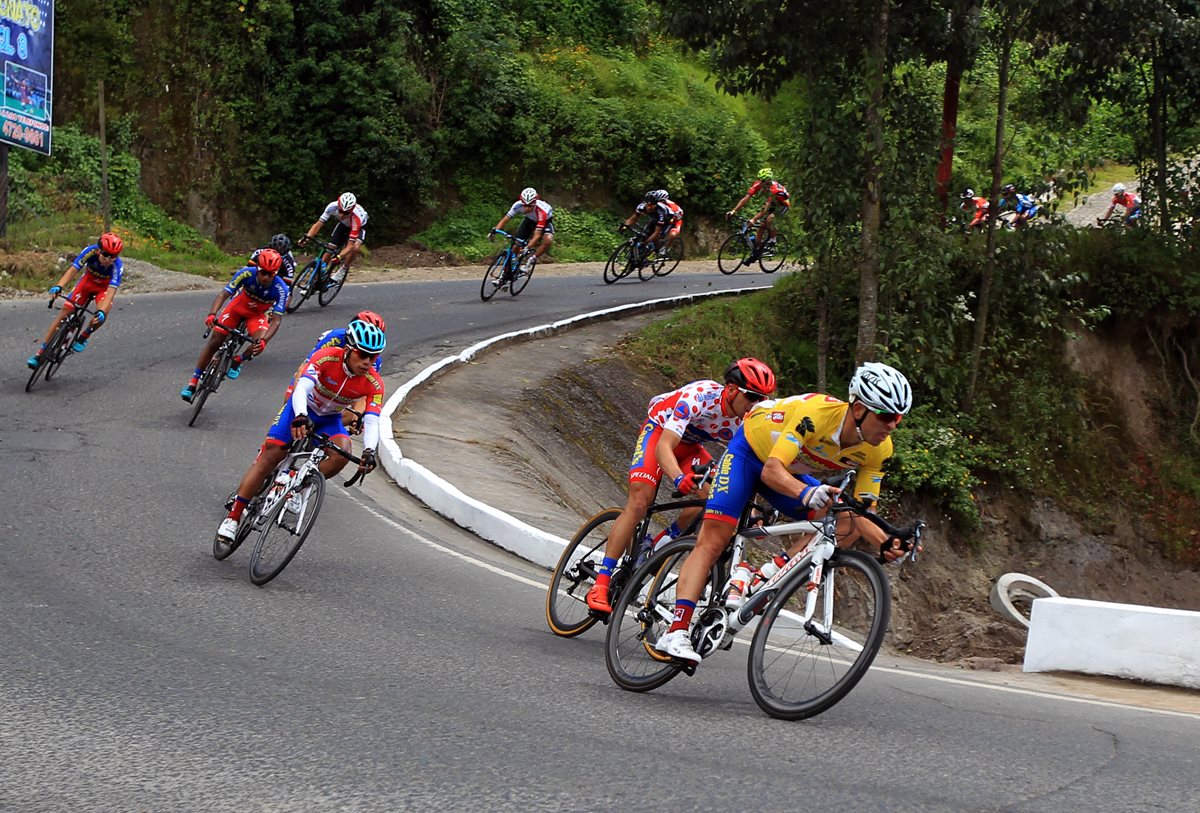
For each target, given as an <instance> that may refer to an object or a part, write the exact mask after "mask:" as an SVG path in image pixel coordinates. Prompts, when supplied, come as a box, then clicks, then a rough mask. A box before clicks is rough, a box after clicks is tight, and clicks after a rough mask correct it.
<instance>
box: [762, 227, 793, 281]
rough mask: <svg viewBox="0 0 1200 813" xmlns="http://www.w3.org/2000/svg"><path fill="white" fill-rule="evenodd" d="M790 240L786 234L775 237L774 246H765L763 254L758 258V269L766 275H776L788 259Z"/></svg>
mask: <svg viewBox="0 0 1200 813" xmlns="http://www.w3.org/2000/svg"><path fill="white" fill-rule="evenodd" d="M787 253H788V239H787V235H785V234H776V235H775V245H774V246H763V250H762V253H761V254H759V256H758V267H759V268H761V269H762V270H763V272H764V273H767V274H774V273H775V272H776V271H778V270H779V267H780V266H781V265H783V262H784V260H786V259H787Z"/></svg>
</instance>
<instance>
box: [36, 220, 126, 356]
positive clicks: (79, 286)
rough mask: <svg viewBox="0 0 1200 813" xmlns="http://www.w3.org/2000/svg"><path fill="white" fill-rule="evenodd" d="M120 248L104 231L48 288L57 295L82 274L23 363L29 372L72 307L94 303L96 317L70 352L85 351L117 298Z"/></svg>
mask: <svg viewBox="0 0 1200 813" xmlns="http://www.w3.org/2000/svg"><path fill="white" fill-rule="evenodd" d="M124 247H125V244H124V243H123V242H122V241H121V238H120V237H118V236H117V235H115V234H113V233H112V232H105V233H104V234H102V235H100V239H99V240H97V241H96V242H95V244H93V245H90V246H88V247H87V248H85V249H84V250H83V251H81V252H79V256H77V257H76V258H75V262H73V263H71V264H70V265H69V266H67V270H66V271H64V272H63V275H62V276H61V277H60V278H59V280H58V284H57V285H52V286H50V293H52V294H57V293H61V292H62V290H63V289H64V288H66V287H67V286H68V285H69V284H70V283H71V278H72V277H73V276H75V272H76V271H82V272H83V274H81V275H80V277H79V282H77V283H75V287H74V288H73V289H72V290H71V293H69V294H67V296H66V300H65V301H64V302H63V306H62V309H61V310H59V312H58V315H57V316H55V317H54V320H53V321H52V322H51V323H50V329H49V330H47V331H46V335H45V336H43V337H42V345H41V347H40V348H39V349H38V351H37V352H36V353H34V354H33V356H31V357H30V359H29V361H28V362H27V364H28V365H29V368H30V369H32V370H36V369H37V367H38V365H39V364H41V363H42V351H43V350H45V349H46V344H47V342H49V341H50V339H51V338H52V337H53V336H54V331H56V330H58V326H59V325H60V324H62V320H63V319H66V318H67V314H69V313H71V311H73V310H75V308H76V307H80V308H86V307H87V306H88V303H90V302H91V301H92V300H95V301H96V316H95V317H94V318H93V319H92V323H91V324H90V325H88V326H87V328H86V329H84V331H83V332H82V333H80V334H79V340H78V341H77V342H75V344H74V345H73V346H72V348H71V349H72V350H74V351H75V352H76V353H82V352H83V351H84V349H86V348H87V343H88V339H89V338H90V337H91V335H92V334H93V333H95V332H96V331H97V330H98V329H99V328H100V326H101V325H103V324H104V322H105V321H106V320H107V318H108V312H109V311H111V310H112V304H113V300H114V299H116V298H117V291H118V289H120V287H121V277H122V275H123V274H124V271H125V266H124V265H123V264H122V263H121V258H120V256H119V255H120V253H121V250H122V249H123V248H124Z"/></svg>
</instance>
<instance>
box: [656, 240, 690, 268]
mask: <svg viewBox="0 0 1200 813" xmlns="http://www.w3.org/2000/svg"><path fill="white" fill-rule="evenodd" d="M682 259H683V238H682V237H680V238H677V239H676V240H673V241H672V242H671V243H670V244H668V245H667V247H666V249H664V251H663V254H662V256H661V257H659V259H658V262H656V263H655V264H654V273H655V274H657V275H658V276H660V277H665V276H666V275H667V274H670V273H671V272H672V271H674V270H675V268H676V267H677V266H678V265H679V261H680V260H682Z"/></svg>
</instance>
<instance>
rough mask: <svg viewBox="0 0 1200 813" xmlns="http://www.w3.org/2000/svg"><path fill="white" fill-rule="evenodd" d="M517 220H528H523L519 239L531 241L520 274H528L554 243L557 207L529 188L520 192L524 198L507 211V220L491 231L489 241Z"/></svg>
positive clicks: (505, 216)
mask: <svg viewBox="0 0 1200 813" xmlns="http://www.w3.org/2000/svg"><path fill="white" fill-rule="evenodd" d="M514 217H524V218H525V219H524V220H522V221H521V225H520V227H519V228H518V229H517V234H516V236H517V237H518V238H519V239H521V240H527V241H528V242H527V243H526V244H525V248H526V250H525V252H523V254H524V260H522V262H521V271H523V272H524V273H529V271H530V269H532V268H533V266H534V265H535V264H536V263H537V261H538V260H540V259H541V258H542V255H543V254H545V253H546V251H547V250H549V248H550V244H551V243H553V242H554V207H553V206H551V205H550V204H549V203H546V201H544V200H542V199H541V198H540V197H539V196H538V192H537V190H536V189H534V188H533V187H532V186H527V187H525V188H524V189H522V190H521V197H519V198H518V199H517V200H516V202H514V203H513V205H512V206H510V207H509V208H508V212H507V213H506V214H505V215H504V217H502V218H500V222H499V223H497V224H496V225H495V226H494V227H492V230H491V231H490V232H488V239H489V240H491V239H492V238H493V237H495V235H496V232H498V231H500V230H501V229H503V228H504V226H505V224H506V223H508V221H510V220H512V219H513V218H514ZM530 252H532V253H530Z"/></svg>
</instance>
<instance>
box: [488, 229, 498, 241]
mask: <svg viewBox="0 0 1200 813" xmlns="http://www.w3.org/2000/svg"><path fill="white" fill-rule="evenodd" d="M495 239H496V230H495V229H492V230H491V231H489V232H488V240H489V241H491V240H495Z"/></svg>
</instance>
